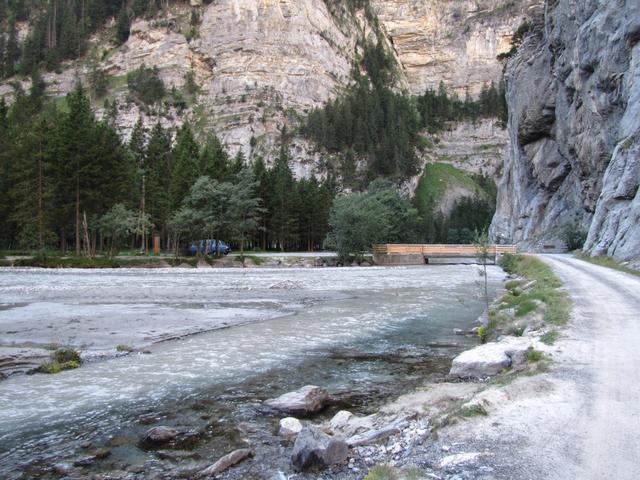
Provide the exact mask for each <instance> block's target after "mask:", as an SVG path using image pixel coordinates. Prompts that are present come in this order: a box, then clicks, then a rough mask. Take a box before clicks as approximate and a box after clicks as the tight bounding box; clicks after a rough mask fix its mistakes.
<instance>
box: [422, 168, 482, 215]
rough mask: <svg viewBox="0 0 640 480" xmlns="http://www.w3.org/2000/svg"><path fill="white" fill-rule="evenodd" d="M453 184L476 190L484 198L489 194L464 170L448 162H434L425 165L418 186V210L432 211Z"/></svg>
mask: <svg viewBox="0 0 640 480" xmlns="http://www.w3.org/2000/svg"><path fill="white" fill-rule="evenodd" d="M451 185H459V186H462V187H464V188H466V189H468V190H470V191H472V192H476V194H477V195H479V196H480V197H482V198H485V197H486V196H487V193H486V192H485V191H484V189H483V188H482V187H481V186H480V185H479V184H478V183H476V181H475V180H473V178H471V177H470V176H469V175H467V174H466V173H464V172H463V171H462V170H458V169H457V168H455V167H454V166H453V165H449V164H447V163H432V164H429V165H427V166H426V167H425V169H424V173H423V174H422V177H420V181H419V182H418V187H417V188H416V193H415V198H416V205H417V207H418V210H420V212H429V211H432V210H433V208H434V207H436V206H437V205H438V204H439V203H440V199H441V198H442V197H443V196H444V194H445V193H446V191H447V189H448V188H449V186H451Z"/></svg>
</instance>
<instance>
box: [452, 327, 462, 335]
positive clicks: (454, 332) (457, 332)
mask: <svg viewBox="0 0 640 480" xmlns="http://www.w3.org/2000/svg"><path fill="white" fill-rule="evenodd" d="M453 334H454V335H464V331H463V330H462V329H461V328H454V329H453Z"/></svg>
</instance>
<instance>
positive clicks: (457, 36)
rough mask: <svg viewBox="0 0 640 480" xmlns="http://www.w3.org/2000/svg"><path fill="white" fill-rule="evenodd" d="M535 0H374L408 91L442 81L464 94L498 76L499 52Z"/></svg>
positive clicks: (508, 43) (507, 46) (473, 92)
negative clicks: (402, 72)
mask: <svg viewBox="0 0 640 480" xmlns="http://www.w3.org/2000/svg"><path fill="white" fill-rule="evenodd" d="M535 3H539V2H537V1H534V0H516V1H510V2H507V1H504V0H477V1H472V0H373V1H372V4H373V6H374V9H375V11H376V13H377V14H378V18H379V20H380V22H381V24H382V26H383V29H384V30H385V32H386V34H387V35H388V37H389V38H390V39H391V41H392V42H393V46H394V48H395V51H396V53H397V55H398V58H399V59H400V62H401V64H402V67H403V70H404V72H405V75H406V78H407V82H408V85H409V88H410V90H411V91H412V92H413V93H416V94H418V93H422V92H424V90H426V89H427V88H434V89H437V88H438V85H439V84H440V82H441V81H442V82H444V83H445V84H446V85H448V86H449V87H451V88H452V89H454V90H455V91H456V92H458V94H460V95H462V96H464V95H465V93H466V92H467V91H469V93H470V94H471V95H477V94H478V93H480V90H481V89H482V87H483V86H484V85H487V84H489V83H491V82H492V81H493V82H495V83H496V84H497V83H498V82H499V81H500V79H501V78H502V65H501V64H500V62H499V61H498V60H497V58H496V57H497V56H498V55H499V54H500V53H504V52H507V51H509V50H510V49H511V37H512V35H513V32H514V31H515V30H516V29H517V28H518V26H519V25H520V23H521V22H522V20H523V18H524V14H525V13H526V12H527V9H528V7H529V6H530V5H532V4H535Z"/></svg>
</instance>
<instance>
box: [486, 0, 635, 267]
mask: <svg viewBox="0 0 640 480" xmlns="http://www.w3.org/2000/svg"><path fill="white" fill-rule="evenodd" d="M534 25H535V31H536V34H535V35H531V36H529V37H528V38H527V40H526V41H525V43H524V45H523V46H522V47H521V48H520V49H519V52H518V54H517V55H516V57H515V58H513V59H512V60H511V61H510V63H509V66H508V69H507V74H506V78H507V90H508V93H507V95H508V102H509V107H510V120H509V131H510V137H511V146H510V152H509V155H508V158H507V159H506V160H505V164H504V174H503V178H502V180H501V184H500V188H499V194H498V211H497V212H496V216H495V218H494V221H493V224H492V227H491V233H492V235H493V236H494V237H501V238H503V239H504V240H507V241H514V242H520V243H521V244H522V245H523V246H524V247H525V248H531V249H536V250H537V249H543V248H544V247H545V246H546V245H549V244H557V243H559V239H560V237H561V236H562V235H561V231H562V229H563V228H564V226H566V225H567V224H569V223H573V222H577V223H578V224H579V225H581V226H582V228H584V229H585V230H588V232H589V236H588V239H587V242H586V245H585V249H586V250H587V251H589V252H591V253H592V254H604V253H606V254H609V255H612V256H614V257H616V258H618V259H622V260H628V259H633V258H639V257H640V226H639V223H638V221H639V220H640V195H639V194H638V185H639V184H640V2H637V0H611V1H607V2H602V1H598V0H548V1H547V2H546V4H545V11H544V14H542V13H541V15H540V16H539V17H538V18H535V17H534Z"/></svg>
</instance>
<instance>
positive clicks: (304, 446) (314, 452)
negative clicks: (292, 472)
mask: <svg viewBox="0 0 640 480" xmlns="http://www.w3.org/2000/svg"><path fill="white" fill-rule="evenodd" d="M348 454H349V448H348V447H347V444H346V443H345V441H344V440H341V439H336V438H332V437H330V436H329V435H327V434H326V433H324V432H322V431H321V430H319V429H317V428H315V427H305V428H303V429H302V431H301V432H300V434H299V435H298V438H296V443H295V444H294V446H293V453H292V454H291V463H293V466H294V467H295V468H296V469H297V470H299V471H308V470H322V469H325V468H328V467H330V466H331V465H335V464H339V463H344V462H345V461H346V460H347V455H348Z"/></svg>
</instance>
